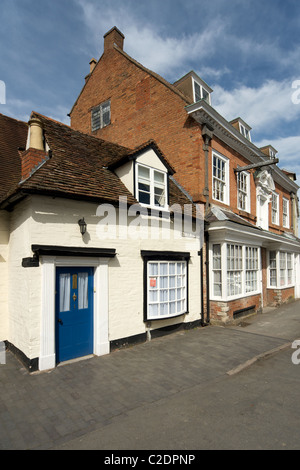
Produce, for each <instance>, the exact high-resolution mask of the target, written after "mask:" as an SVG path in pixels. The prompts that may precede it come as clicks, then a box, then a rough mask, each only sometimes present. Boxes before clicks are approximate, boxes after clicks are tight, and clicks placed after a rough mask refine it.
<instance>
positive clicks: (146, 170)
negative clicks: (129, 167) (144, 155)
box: [137, 163, 167, 208]
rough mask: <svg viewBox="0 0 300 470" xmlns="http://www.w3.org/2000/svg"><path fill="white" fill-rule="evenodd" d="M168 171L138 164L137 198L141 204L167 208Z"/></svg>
mask: <svg viewBox="0 0 300 470" xmlns="http://www.w3.org/2000/svg"><path fill="white" fill-rule="evenodd" d="M166 194H167V173H164V172H162V171H159V170H156V169H154V168H151V167H147V166H145V165H141V164H139V163H138V164H137V199H138V201H139V203H140V204H143V205H146V206H151V207H162V208H165V207H166V205H167V198H166Z"/></svg>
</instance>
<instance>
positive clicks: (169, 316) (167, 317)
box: [144, 311, 189, 322]
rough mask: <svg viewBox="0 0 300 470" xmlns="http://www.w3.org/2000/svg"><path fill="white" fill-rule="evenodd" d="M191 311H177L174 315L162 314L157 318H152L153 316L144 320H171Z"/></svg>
mask: <svg viewBox="0 0 300 470" xmlns="http://www.w3.org/2000/svg"><path fill="white" fill-rule="evenodd" d="M188 314H189V312H188V311H186V312H183V313H176V314H174V315H166V316H160V317H155V318H151V317H148V318H147V319H146V320H144V322H149V321H151V322H152V321H153V322H154V321H160V320H171V319H172V318H178V317H182V316H183V315H188Z"/></svg>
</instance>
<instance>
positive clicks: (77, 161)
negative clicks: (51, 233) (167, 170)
mask: <svg viewBox="0 0 300 470" xmlns="http://www.w3.org/2000/svg"><path fill="white" fill-rule="evenodd" d="M33 117H36V118H38V119H40V121H41V122H42V124H43V128H44V136H45V139H46V142H47V143H48V145H49V148H50V150H51V158H49V159H48V160H46V161H45V162H44V163H43V164H42V165H41V166H40V167H39V168H38V169H37V170H36V171H35V172H34V173H33V174H32V175H31V176H30V177H29V178H27V179H26V180H25V181H23V182H21V183H20V184H19V185H18V189H17V190H16V188H15V186H14V185H13V186H11V193H10V195H13V194H14V193H16V192H17V191H18V190H22V192H23V193H24V192H25V193H37V194H49V195H50V194H51V195H56V196H61V197H71V198H76V199H88V200H97V201H101V202H105V201H106V202H111V203H113V202H116V203H118V202H119V197H120V196H126V197H127V202H128V204H134V203H136V202H137V201H136V200H135V198H134V196H133V195H132V194H131V193H130V192H129V190H128V189H127V188H126V187H125V185H124V184H123V183H122V181H121V180H120V179H119V178H118V177H117V175H116V174H115V173H114V172H113V171H111V170H109V169H108V167H109V166H110V165H111V164H113V163H115V162H116V161H122V160H123V159H125V158H126V157H127V156H129V155H131V154H132V153H133V150H132V149H128V148H125V147H122V146H120V145H117V144H114V143H111V142H107V141H104V140H102V139H99V138H97V137H93V136H90V135H87V134H83V133H81V132H79V131H75V130H74V129H72V128H71V127H69V126H67V125H65V124H62V123H60V122H57V121H54V120H52V119H50V118H47V117H45V116H43V115H41V114H39V113H32V115H31V118H33ZM25 140H26V139H25ZM152 144H153V142H151V143H149V145H152ZM18 146H19V143H18ZM16 158H17V157H15V159H16ZM11 171H12V173H14V172H13V168H11ZM16 173H17V175H14V180H15V181H17V182H19V181H20V179H21V178H20V169H18V171H17V172H16ZM169 190H170V204H171V205H172V204H175V203H176V204H180V205H183V204H190V203H191V200H190V199H189V198H188V197H187V195H186V194H185V193H184V192H183V191H181V189H180V188H179V187H178V186H177V185H176V184H175V182H174V181H172V180H171V179H170V185H169ZM0 200H1V199H0ZM2 200H3V198H2Z"/></svg>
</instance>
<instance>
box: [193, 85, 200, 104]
mask: <svg viewBox="0 0 300 470" xmlns="http://www.w3.org/2000/svg"><path fill="white" fill-rule="evenodd" d="M194 88H195V101H199V100H201V88H200V85H198V83H194Z"/></svg>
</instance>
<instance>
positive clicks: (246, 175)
mask: <svg viewBox="0 0 300 470" xmlns="http://www.w3.org/2000/svg"><path fill="white" fill-rule="evenodd" d="M241 178H244V184H246V188H242V187H240V186H241ZM240 194H242V196H243V198H244V200H245V207H242V205H241V204H240ZM237 197H238V201H237V206H238V209H239V210H242V211H245V212H250V173H248V172H247V171H241V172H238V173H237Z"/></svg>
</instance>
